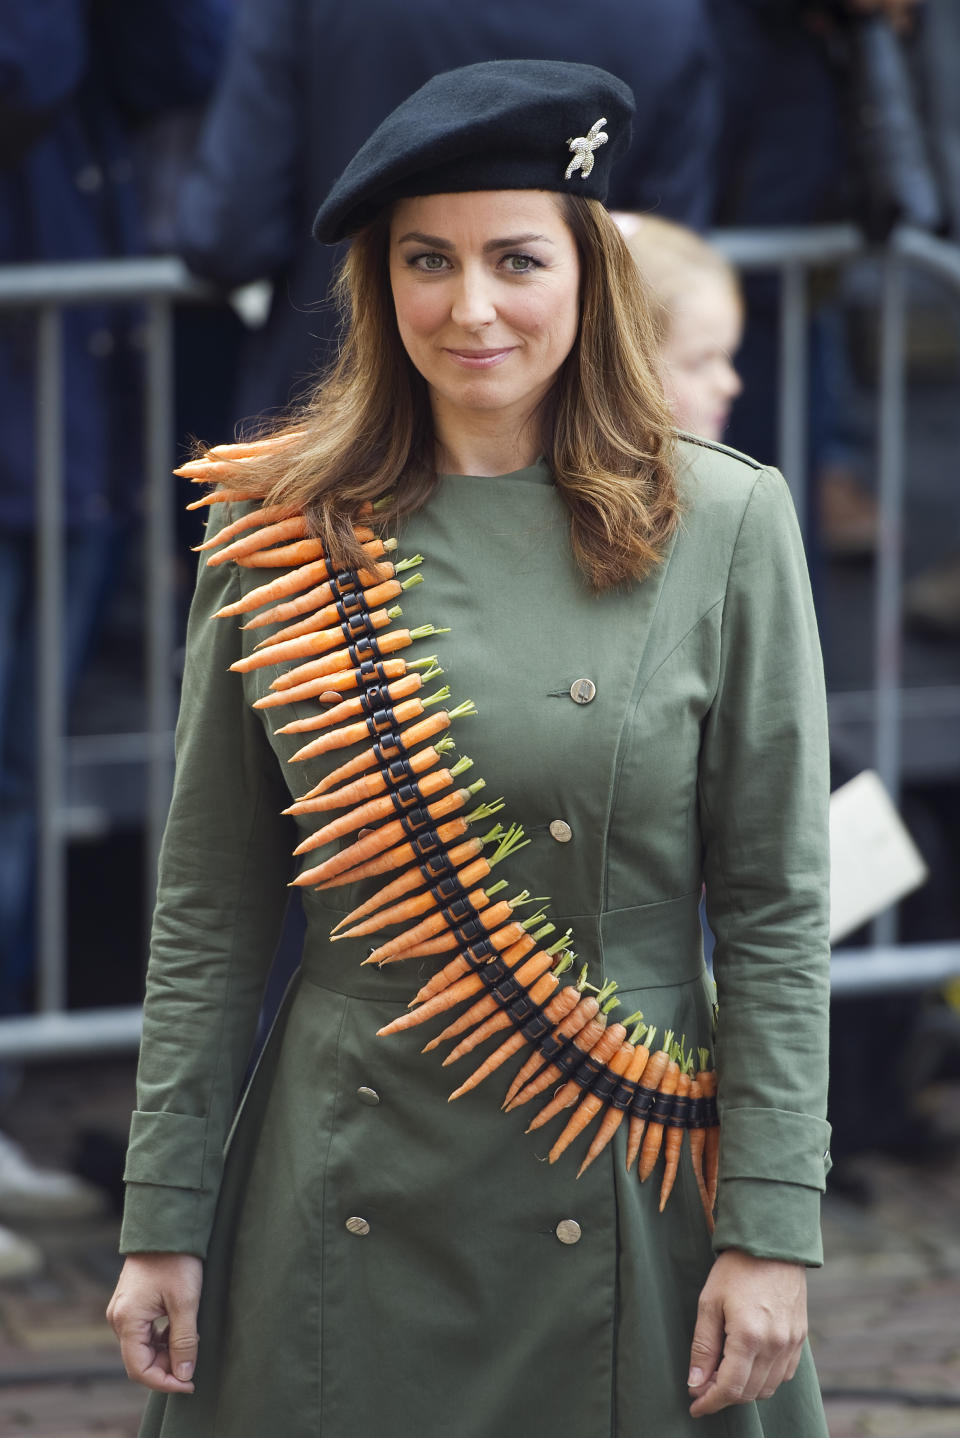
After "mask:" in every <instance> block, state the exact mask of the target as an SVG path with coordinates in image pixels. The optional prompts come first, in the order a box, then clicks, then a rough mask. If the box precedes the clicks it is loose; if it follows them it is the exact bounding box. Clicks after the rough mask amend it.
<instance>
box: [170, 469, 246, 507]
mask: <svg viewBox="0 0 960 1438" xmlns="http://www.w3.org/2000/svg"><path fill="white" fill-rule="evenodd" d="M174 474H176V470H174ZM252 498H253V496H252V495H250V494H248V493H247V491H246V490H245V489H211V491H210V493H209V494H202V495H201V496H200V498H199V499H191V501H190V503H189V504H185V505H184V509H203V507H204V506H205V505H207V504H244V503H246V502H248V501H249V500H250V499H252Z"/></svg>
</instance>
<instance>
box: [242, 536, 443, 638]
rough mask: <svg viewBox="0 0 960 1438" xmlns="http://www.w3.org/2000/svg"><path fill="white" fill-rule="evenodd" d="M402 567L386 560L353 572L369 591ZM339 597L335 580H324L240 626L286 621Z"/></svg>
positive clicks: (369, 546) (371, 546) (376, 546)
mask: <svg viewBox="0 0 960 1438" xmlns="http://www.w3.org/2000/svg"><path fill="white" fill-rule="evenodd" d="M363 547H364V549H365V550H373V549H378V550H379V551H380V552H382V551H383V550H385V549H391V548H395V547H396V540H387V541H386V543H385V544H381V542H380V541H379V540H373V541H372V542H371V543H369V544H365V545H364V546H363ZM417 558H418V559H421V562H422V558H421V556H420V555H417ZM400 567H401V566H400V565H394V564H391V563H390V562H389V561H387V562H385V563H384V564H376V565H374V566H373V567H372V568H370V569H357V570H353V571H352V573H353V574H355V575H356V578H357V580H358V584H359V587H360V588H361V589H363V590H364V591H366V590H368V589H370V588H372V587H373V586H374V585H375V584H385V583H386V582H387V580H388V579H394V578H395V577H396V575H397V573H398V571H399V569H400ZM335 599H336V594H335V593H334V589H333V582H332V581H331V580H329V579H328V580H326V581H325V582H324V583H323V584H318V585H316V586H315V587H314V588H313V589H308V590H306V591H305V592H304V593H303V594H298V595H297V596H296V598H295V599H288V600H286V601H285V602H284V603H282V604H274V605H272V606H271V608H270V609H266V610H264V612H263V613H262V614H256V615H254V617H253V618H252V619H248V620H247V621H246V623H245V624H241V626H240V628H241V629H262V628H263V626H264V625H265V624H286V623H288V622H289V621H290V620H293V619H296V618H297V616H298V615H300V614H312V613H313V611H314V610H315V609H321V608H324V607H325V606H326V605H328V604H332V603H333V601H334V600H335Z"/></svg>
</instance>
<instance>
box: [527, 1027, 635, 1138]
mask: <svg viewBox="0 0 960 1438" xmlns="http://www.w3.org/2000/svg"><path fill="white" fill-rule="evenodd" d="M600 1017H601V1018H604V1019H605V1018H606V1016H605V1015H603V1014H601V1015H600ZM589 1027H590V1025H589V1024H588V1025H586V1028H585V1029H584V1033H585V1032H586V1029H587V1028H589ZM625 1038H626V1029H625V1028H624V1026H623V1024H610V1025H607V1024H606V1023H604V1031H603V1033H602V1034H601V1035H600V1037H599V1038H598V1039H597V1041H596V1043H595V1044H594V1045H593V1047H592V1048H591V1049H590V1052H589V1053H588V1054H586V1055H585V1057H584V1059H583V1061H582V1062H581V1063H580V1064H579V1065H578V1067H577V1069H576V1070H575V1074H576V1075H578V1076H579V1077H573V1078H569V1079H567V1081H566V1083H564V1084H561V1085H560V1087H559V1088H558V1089H557V1092H556V1093H555V1094H554V1096H553V1098H552V1099H550V1101H549V1103H545V1104H544V1106H543V1108H542V1109H539V1110H538V1112H537V1114H536V1116H535V1117H534V1118H533V1119H531V1121H530V1123H529V1124H528V1126H527V1133H532V1132H533V1130H534V1129H536V1128H541V1127H542V1126H543V1124H545V1123H549V1121H550V1119H552V1118H553V1117H554V1115H555V1114H558V1113H561V1112H562V1111H563V1110H564V1109H565V1108H572V1107H573V1105H574V1104H575V1103H576V1102H577V1100H578V1099H579V1098H580V1095H581V1094H582V1093H583V1089H584V1085H583V1084H582V1083H581V1082H580V1079H582V1078H585V1077H587V1075H589V1081H590V1082H592V1081H593V1078H594V1077H595V1076H596V1074H597V1073H598V1072H599V1071H600V1069H601V1068H602V1067H603V1065H604V1064H605V1063H606V1062H607V1060H608V1059H609V1058H612V1057H613V1055H614V1054H615V1053H616V1051H617V1049H618V1048H619V1047H620V1045H621V1044H622V1043H623V1040H624V1039H625Z"/></svg>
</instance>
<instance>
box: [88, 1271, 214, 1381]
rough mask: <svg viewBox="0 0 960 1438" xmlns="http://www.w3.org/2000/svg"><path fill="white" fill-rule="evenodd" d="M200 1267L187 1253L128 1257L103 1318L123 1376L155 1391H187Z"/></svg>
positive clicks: (193, 1350) (194, 1357)
mask: <svg viewBox="0 0 960 1438" xmlns="http://www.w3.org/2000/svg"><path fill="white" fill-rule="evenodd" d="M202 1281H203V1263H202V1262H201V1260H200V1259H199V1258H196V1257H195V1256H194V1255H193V1254H192V1253H132V1254H130V1255H129V1256H128V1257H127V1258H126V1260H125V1262H124V1265H123V1268H122V1269H121V1271H120V1277H119V1279H118V1281H117V1286H116V1289H115V1291H114V1294H113V1297H112V1298H111V1300H110V1303H109V1304H108V1306H107V1320H108V1322H109V1323H110V1325H111V1327H112V1328H113V1331H114V1333H116V1335H117V1337H118V1338H119V1340H120V1352H121V1354H122V1355H123V1366H124V1367H125V1368H126V1370H127V1376H128V1377H129V1378H132V1379H133V1380H134V1382H136V1383H143V1384H144V1385H145V1386H146V1387H147V1388H155V1389H157V1391H158V1392H160V1393H192V1392H193V1382H192V1379H193V1370H194V1366H195V1364H196V1361H197V1307H198V1305H199V1302H200V1287H201V1284H202Z"/></svg>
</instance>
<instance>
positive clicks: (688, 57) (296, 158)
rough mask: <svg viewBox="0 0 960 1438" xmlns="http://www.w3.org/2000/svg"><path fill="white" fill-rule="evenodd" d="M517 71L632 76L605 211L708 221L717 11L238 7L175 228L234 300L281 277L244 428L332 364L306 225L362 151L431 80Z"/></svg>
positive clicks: (321, 1)
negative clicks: (624, 143) (242, 288)
mask: <svg viewBox="0 0 960 1438" xmlns="http://www.w3.org/2000/svg"><path fill="white" fill-rule="evenodd" d="M509 58H523V59H530V58H534V59H563V60H579V61H583V62H586V63H589V64H594V65H600V66H602V67H603V68H604V69H607V70H610V71H612V72H613V73H615V74H617V75H620V76H621V77H622V78H623V79H624V80H625V81H626V82H627V83H628V84H629V85H630V86H631V88H632V89H633V91H634V94H635V95H636V99H637V115H636V120H635V123H634V143H633V148H632V150H631V152H630V155H629V157H628V159H627V160H626V161H625V162H624V163H623V164H622V165H621V166H620V168H619V173H617V172H615V174H614V186H613V190H612V192H611V195H610V203H611V205H612V206H615V207H616V206H619V207H623V208H631V209H647V208H649V209H655V210H658V211H659V212H661V213H663V214H665V215H668V216H670V217H672V218H674V219H678V220H682V221H685V222H686V223H688V224H692V225H694V226H703V225H705V224H706V222H707V220H708V217H709V215H710V211H711V205H712V184H711V181H712V175H713V164H712V154H711V151H712V141H713V137H714V135H715V133H716V121H717V113H718V112H717V102H716V95H715V88H714V63H715V62H714V53H713V47H712V45H711V40H710V29H709V23H708V18H707V14H706V3H705V0H671V3H670V4H664V3H662V0H595V3H591V4H589V5H585V6H570V7H569V8H567V7H558V6H556V5H553V4H550V3H549V0H485V3H484V4H483V5H477V6H464V5H455V4H454V5H452V4H450V3H449V0H413V3H410V4H406V5H397V4H396V3H395V0H353V3H351V4H349V5H342V4H331V3H328V2H327V0H270V3H269V4H268V3H267V0H241V5H240V11H239V15H238V20H237V25H236V29H235V32H234V40H233V45H232V49H231V52H230V55H229V58H228V62H227V66H226V71H225V75H224V79H223V82H222V85H221V88H220V90H219V92H218V95H217V97H216V99H215V100H214V103H213V105H212V107H211V111H210V116H209V120H208V124H207V128H206V132H205V135H204V138H203V142H202V144H201V149H200V156H199V163H198V167H197V170H196V172H195V173H194V175H193V176H192V177H191V178H190V180H189V181H188V183H187V184H186V186H185V187H184V193H183V208H182V223H181V230H182V236H181V241H182V250H183V253H184V255H185V257H186V259H187V261H188V263H189V264H190V266H191V268H192V269H194V270H195V271H196V272H197V273H198V274H200V275H203V276H205V277H207V278H210V279H212V280H214V281H216V282H217V283H219V284H221V285H223V286H225V287H232V286H236V285H242V284H245V283H247V282H249V281H251V280H255V279H258V278H261V277H263V276H270V277H271V278H272V279H273V280H274V281H275V292H274V298H273V305H272V309H271V313H270V316H269V319H268V321H267V325H266V328H265V329H264V330H263V331H261V332H259V333H257V334H255V335H254V336H252V337H251V341H250V344H249V347H248V353H247V355H246V356H245V359H244V362H243V364H242V366H241V378H240V384H239V393H238V396H237V418H238V419H239V418H242V417H247V416H252V415H255V414H257V413H259V412H260V411H262V410H264V409H267V408H271V407H274V406H278V405H283V404H285V403H286V402H287V400H288V397H289V395H290V392H291V388H296V387H297V386H298V384H302V382H303V381H304V380H305V379H306V378H307V377H308V376H309V375H310V373H311V372H312V370H313V369H314V368H315V366H316V364H317V362H318V361H320V362H322V361H323V359H324V358H325V357H326V356H327V355H328V354H329V344H327V345H326V346H325V345H324V341H329V339H330V337H331V336H332V335H333V333H334V332H335V319H334V316H333V314H332V313H331V311H330V308H329V306H328V305H324V303H323V302H324V298H325V296H326V294H327V291H328V289H329V285H330V278H331V273H332V266H333V260H334V253H333V252H331V251H329V250H326V249H324V248H322V247H320V246H318V245H316V244H314V243H313V242H312V241H311V240H310V238H309V236H310V226H311V222H312V220H313V215H314V212H315V210H316V209H317V207H318V205H319V203H320V201H321V199H322V198H323V197H324V195H325V194H326V192H327V190H328V189H329V187H330V185H331V183H332V182H333V180H334V179H335V178H336V177H337V175H338V174H339V173H340V171H341V170H342V169H343V168H344V166H345V165H346V163H347V161H348V160H349V159H350V158H351V156H352V155H353V153H354V151H355V150H357V149H358V147H359V146H360V144H361V143H362V142H363V141H364V140H365V139H366V138H367V136H368V135H369V134H370V132H371V131H372V130H373V129H374V128H375V127H376V125H378V124H379V122H380V121H381V120H382V119H383V118H384V116H385V115H386V114H387V113H388V112H389V111H390V110H391V109H393V108H394V107H395V106H396V105H397V104H399V102H400V101H401V100H402V99H404V98H405V97H406V96H407V95H408V94H410V93H411V92H412V91H413V90H415V89H416V88H417V87H418V86H420V85H421V84H423V83H424V82H425V81H426V80H427V79H429V78H430V76H431V75H434V74H436V73H438V72H439V71H442V70H449V69H453V68H455V67H456V66H459V65H467V64H472V63H474V62H475V61H479V60H491V59H509ZM207 438H215V439H219V438H222V436H212V437H210V436H208V437H207Z"/></svg>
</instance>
